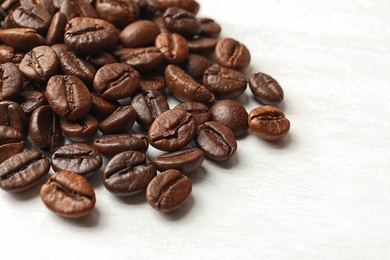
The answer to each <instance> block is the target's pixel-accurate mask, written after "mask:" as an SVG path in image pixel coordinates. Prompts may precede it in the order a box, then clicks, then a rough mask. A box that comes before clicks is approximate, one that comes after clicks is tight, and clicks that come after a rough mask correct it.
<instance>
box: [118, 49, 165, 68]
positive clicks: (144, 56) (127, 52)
mask: <svg viewBox="0 0 390 260" xmlns="http://www.w3.org/2000/svg"><path fill="white" fill-rule="evenodd" d="M113 54H114V55H115V56H116V57H118V60H120V61H121V62H123V63H126V64H128V65H130V66H132V67H133V68H134V69H136V70H137V71H139V72H150V71H152V70H153V69H154V68H156V67H157V66H158V65H159V64H160V63H161V61H162V60H163V54H162V53H161V52H160V51H159V49H157V48H156V47H143V48H134V49H132V48H120V49H117V50H115V51H113Z"/></svg>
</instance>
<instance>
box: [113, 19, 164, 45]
mask: <svg viewBox="0 0 390 260" xmlns="http://www.w3.org/2000/svg"><path fill="white" fill-rule="evenodd" d="M159 34H160V29H159V28H158V26H157V25H156V24H155V23H154V22H152V21H149V20H138V21H135V22H133V23H130V24H129V25H127V26H126V27H125V28H124V29H123V30H122V31H121V33H120V34H119V40H120V41H121V43H122V44H123V46H124V47H127V48H139V47H149V46H152V45H154V41H155V39H156V37H157V35H159Z"/></svg>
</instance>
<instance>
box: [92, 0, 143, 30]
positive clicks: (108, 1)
mask: <svg viewBox="0 0 390 260" xmlns="http://www.w3.org/2000/svg"><path fill="white" fill-rule="evenodd" d="M95 9H96V13H97V15H98V17H99V18H100V19H103V20H106V21H108V22H110V23H112V24H113V25H115V26H116V27H118V28H123V27H125V26H126V25H128V24H130V23H133V22H134V21H136V20H137V19H138V17H139V8H138V5H137V3H136V2H134V1H133V0H130V1H128V0H127V1H124V0H116V1H112V0H98V1H96V4H95Z"/></svg>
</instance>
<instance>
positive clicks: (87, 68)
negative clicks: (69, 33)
mask: <svg viewBox="0 0 390 260" xmlns="http://www.w3.org/2000/svg"><path fill="white" fill-rule="evenodd" d="M59 61H60V66H61V70H62V72H63V73H64V74H66V75H71V76H75V77H77V78H79V79H81V80H82V81H83V82H84V83H85V84H86V85H87V86H89V85H91V84H92V81H93V78H94V77H95V74H96V69H95V67H94V66H93V65H92V64H91V63H89V62H88V61H86V60H85V59H83V58H80V57H78V56H77V55H76V54H74V53H73V52H71V51H63V52H61V53H60V55H59Z"/></svg>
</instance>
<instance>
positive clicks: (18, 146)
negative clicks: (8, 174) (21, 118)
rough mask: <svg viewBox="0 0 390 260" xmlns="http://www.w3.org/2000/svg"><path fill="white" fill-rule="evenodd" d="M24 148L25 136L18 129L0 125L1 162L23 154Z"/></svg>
mask: <svg viewBox="0 0 390 260" xmlns="http://www.w3.org/2000/svg"><path fill="white" fill-rule="evenodd" d="M24 147H25V144H24V141H23V135H22V134H21V133H20V132H19V131H18V130H17V129H15V128H13V127H10V126H6V125H0V162H2V161H4V160H6V159H8V158H10V157H11V156H12V155H14V154H17V153H20V152H22V151H23V149H24Z"/></svg>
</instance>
